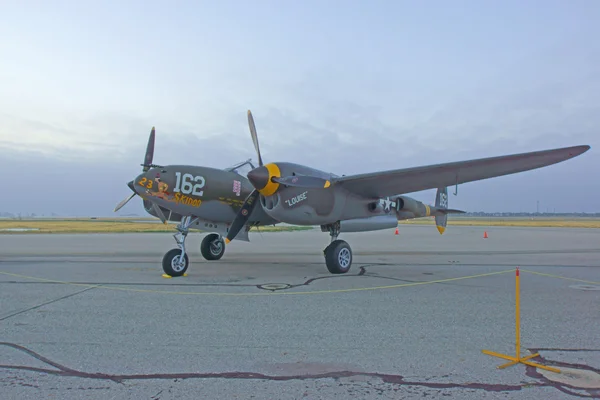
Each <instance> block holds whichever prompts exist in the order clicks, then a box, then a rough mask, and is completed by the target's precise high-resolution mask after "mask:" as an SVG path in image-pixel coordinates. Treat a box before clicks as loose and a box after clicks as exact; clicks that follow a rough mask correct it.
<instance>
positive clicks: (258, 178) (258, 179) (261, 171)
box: [248, 166, 269, 190]
mask: <svg viewBox="0 0 600 400" xmlns="http://www.w3.org/2000/svg"><path fill="white" fill-rule="evenodd" d="M248 180H249V181H250V183H251V184H252V186H254V187H255V188H256V190H261V189H264V187H265V186H267V184H268V183H269V170H268V169H267V168H266V167H265V166H262V167H258V168H255V169H253V170H252V171H250V172H248Z"/></svg>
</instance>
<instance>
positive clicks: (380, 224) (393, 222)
mask: <svg viewBox="0 0 600 400" xmlns="http://www.w3.org/2000/svg"><path fill="white" fill-rule="evenodd" d="M397 226H398V219H396V216H395V215H393V214H388V215H376V216H373V217H367V218H357V219H348V220H345V221H340V232H366V231H378V230H381V229H390V228H396V227H397Z"/></svg>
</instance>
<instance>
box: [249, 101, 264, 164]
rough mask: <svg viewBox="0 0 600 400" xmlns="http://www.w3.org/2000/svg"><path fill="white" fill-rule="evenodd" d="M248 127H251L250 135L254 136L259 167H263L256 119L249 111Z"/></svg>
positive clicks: (253, 140)
mask: <svg viewBox="0 0 600 400" xmlns="http://www.w3.org/2000/svg"><path fill="white" fill-rule="evenodd" d="M248 125H249V126H250V135H251V136H252V142H254V148H255V149H256V154H257V155H258V165H259V166H260V167H262V165H263V162H262V157H261V156H260V149H259V147H258V135H257V134H256V126H254V118H252V113H251V112H250V110H248Z"/></svg>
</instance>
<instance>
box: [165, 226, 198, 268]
mask: <svg viewBox="0 0 600 400" xmlns="http://www.w3.org/2000/svg"><path fill="white" fill-rule="evenodd" d="M197 220H198V218H194V219H192V217H189V216H185V217H183V218H182V219H181V222H180V223H179V224H177V230H178V231H179V232H178V233H176V234H174V235H173V237H174V238H175V242H176V243H177V247H179V248H178V249H172V250H169V251H167V254H165V256H164V257H163V260H162V267H163V271H165V274H167V275H169V276H181V275H183V274H185V271H187V269H188V266H189V264H190V259H189V257H188V255H187V253H186V252H185V239H186V238H187V235H188V233H189V231H190V226H192V224H194V223H195V222H196V221H197Z"/></svg>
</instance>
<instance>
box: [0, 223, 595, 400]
mask: <svg viewBox="0 0 600 400" xmlns="http://www.w3.org/2000/svg"><path fill="white" fill-rule="evenodd" d="M484 232H487V235H488V237H487V238H484V237H483V235H484ZM203 236H204V234H198V233H192V234H190V236H189V238H188V240H187V242H186V244H187V248H188V251H190V257H191V262H192V264H191V266H190V268H189V270H188V276H186V277H181V278H172V279H165V278H163V277H162V273H163V272H162V268H161V259H162V256H163V254H164V253H165V252H166V251H168V250H169V249H171V248H174V247H175V245H174V244H175V242H174V240H173V238H172V236H171V235H170V234H162V233H161V234H152V233H149V234H98V235H41V234H26V235H0V324H1V327H2V329H1V330H0V393H1V395H0V397H2V398H6V399H45V398H61V399H78V398H86V399H102V400H105V399H138V398H143V399H162V400H165V399H175V398H178V399H182V398H194V399H200V398H201V399H225V398H227V399H338V398H339V399H352V398H356V399H392V398H393V399H398V398H402V399H411V398H422V397H423V396H427V397H429V398H446V396H451V398H452V397H453V398H460V399H498V398H501V399H533V398H535V399H538V398H539V399H542V398H543V399H548V400H550V399H568V398H600V230H597V229H566V228H560V229H552V228H531V229H529V228H508V227H507V228H500V227H487V228H486V227H455V226H450V227H449V228H448V230H447V231H446V233H445V234H444V235H442V236H441V235H439V233H438V232H437V230H436V229H435V227H434V226H400V232H399V235H395V234H394V231H393V230H386V231H378V232H364V233H352V234H343V235H341V236H340V239H345V240H346V241H348V242H349V244H350V245H351V246H352V248H353V250H354V262H353V266H352V269H351V271H350V272H349V273H348V274H345V275H331V274H329V273H328V271H327V269H326V267H325V263H324V258H323V255H322V250H323V248H324V247H325V246H326V245H327V244H328V243H329V236H328V235H327V234H326V233H322V232H320V230H318V229H315V230H313V231H298V232H289V233H287V232H286V233H253V234H251V235H250V238H251V240H252V241H251V242H250V243H245V242H237V241H234V242H233V243H231V244H230V245H228V248H227V252H226V253H225V256H224V257H223V258H222V259H221V260H220V261H212V262H209V261H206V260H204V259H203V258H202V256H201V255H200V252H199V245H200V241H201V239H202V237H203ZM517 267H519V271H520V277H519V279H520V299H521V303H520V313H521V324H520V327H521V330H520V334H521V355H522V356H523V357H524V356H526V355H528V354H532V353H536V352H537V353H539V356H538V357H534V358H532V359H530V360H529V361H532V362H536V363H539V364H542V365H546V366H550V367H554V368H559V369H560V371H561V373H554V372H550V371H545V370H543V369H539V368H534V367H531V366H528V365H524V364H518V365H513V366H510V367H507V368H505V369H498V368H497V367H498V366H499V365H502V364H504V363H505V362H506V360H503V359H500V358H496V357H493V356H490V355H487V354H484V353H482V350H491V351H494V352H499V353H503V354H508V355H514V353H515V279H516V277H515V269H516V268H517Z"/></svg>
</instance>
